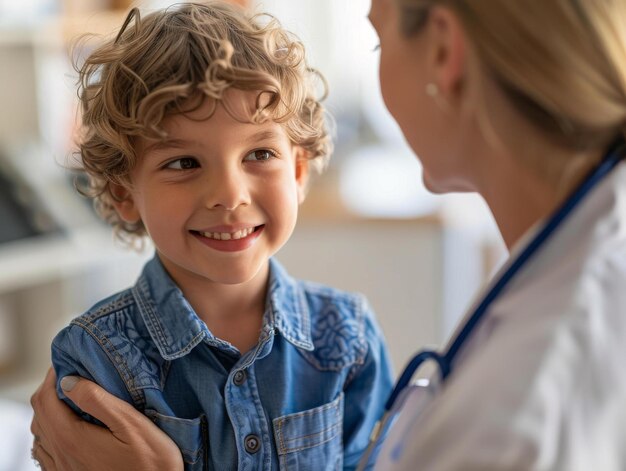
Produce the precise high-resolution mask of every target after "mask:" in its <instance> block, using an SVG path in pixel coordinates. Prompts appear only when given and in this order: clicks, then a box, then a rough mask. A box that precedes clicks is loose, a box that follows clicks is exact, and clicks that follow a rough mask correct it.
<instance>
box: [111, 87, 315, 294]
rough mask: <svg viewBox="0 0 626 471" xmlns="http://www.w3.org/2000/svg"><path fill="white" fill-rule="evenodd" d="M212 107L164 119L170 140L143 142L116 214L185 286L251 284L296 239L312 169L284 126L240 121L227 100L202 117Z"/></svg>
mask: <svg viewBox="0 0 626 471" xmlns="http://www.w3.org/2000/svg"><path fill="white" fill-rule="evenodd" d="M227 99H228V105H229V107H231V108H234V109H235V111H239V113H242V114H243V112H244V111H243V110H244V107H250V106H251V105H252V104H253V103H254V102H253V99H254V97H253V96H252V94H246V93H244V92H241V91H237V90H230V91H229V92H228V93H227ZM209 111H210V104H209V103H208V102H205V103H204V104H203V105H202V106H201V107H200V108H199V109H198V110H196V111H194V112H192V113H189V114H187V115H182V114H178V115H173V116H170V117H168V118H166V119H165V120H164V122H163V124H162V125H163V128H164V129H165V130H166V131H167V132H168V136H169V139H168V140H167V141H166V143H165V144H162V143H158V142H156V141H147V140H140V142H139V143H138V146H139V147H138V150H139V152H138V154H139V161H138V164H137V166H136V168H135V169H134V170H133V171H132V172H131V175H130V179H131V186H130V188H129V189H127V190H124V189H121V191H122V193H123V196H126V199H125V200H124V201H122V202H120V203H118V204H117V210H118V213H119V214H120V216H121V217H122V219H124V220H126V221H137V220H139V219H140V220H141V221H143V224H144V225H145V227H146V229H147V232H148V234H149V235H150V237H151V238H152V240H153V242H154V244H155V246H156V249H157V251H158V253H159V256H160V258H161V260H162V262H163V264H164V265H165V267H166V269H167V270H168V272H169V273H170V275H171V276H172V277H173V278H174V279H175V280H176V281H177V282H178V283H179V284H184V283H185V281H186V280H188V281H190V282H194V281H192V280H195V281H208V282H215V283H224V284H238V283H245V282H247V281H249V280H251V279H252V278H254V277H255V276H256V275H257V274H259V273H265V269H266V267H267V262H268V258H269V257H270V256H272V255H273V254H274V253H276V252H277V251H278V249H279V248H280V247H281V246H282V245H283V244H284V243H285V242H286V241H287V239H288V238H289V236H290V235H291V233H292V231H293V229H294V226H295V224H296V217H297V211H298V205H299V203H300V202H301V201H302V200H303V198H304V189H305V184H306V178H307V170H308V165H307V161H306V159H305V158H303V157H304V156H303V153H302V150H301V149H300V148H298V147H296V146H294V145H292V143H291V141H290V140H289V138H288V136H287V134H286V132H285V131H284V129H283V128H282V126H280V125H279V124H276V123H274V122H272V121H268V122H266V123H263V124H250V123H247V122H239V121H237V120H236V119H234V118H233V117H231V116H230V114H229V113H227V112H226V110H225V109H224V106H223V105H221V104H220V105H218V106H217V108H216V110H215V112H214V114H213V115H212V116H211V117H210V118H209V119H208V120H207V119H204V120H203V119H200V118H203V117H206V116H207V115H208V112H209ZM239 113H237V114H236V116H239ZM190 118H191V119H190Z"/></svg>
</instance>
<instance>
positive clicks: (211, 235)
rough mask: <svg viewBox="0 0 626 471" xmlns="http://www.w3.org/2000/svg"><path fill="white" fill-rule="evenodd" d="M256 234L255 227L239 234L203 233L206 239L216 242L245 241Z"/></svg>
mask: <svg viewBox="0 0 626 471" xmlns="http://www.w3.org/2000/svg"><path fill="white" fill-rule="evenodd" d="M253 232H254V228H253V227H249V228H247V229H242V230H240V231H237V232H201V233H200V234H202V235H203V236H204V237H207V238H209V239H215V240H237V239H243V238H244V237H247V236H249V235H250V234H252V233H253Z"/></svg>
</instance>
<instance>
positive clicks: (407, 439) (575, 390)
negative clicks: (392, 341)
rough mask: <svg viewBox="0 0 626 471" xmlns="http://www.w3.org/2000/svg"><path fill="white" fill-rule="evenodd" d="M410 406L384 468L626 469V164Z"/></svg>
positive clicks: (384, 453)
mask: <svg viewBox="0 0 626 471" xmlns="http://www.w3.org/2000/svg"><path fill="white" fill-rule="evenodd" d="M528 241H529V236H526V237H525V238H523V241H522V242H520V244H521V245H524V244H526V243H528ZM518 245H519V244H518ZM518 249H519V246H518ZM516 251H517V250H514V252H516ZM496 276H498V275H496ZM410 402H411V401H410V400H409V401H407V403H405V405H404V408H403V409H402V410H401V414H400V416H399V418H398V420H397V422H396V423H395V425H394V426H393V427H392V429H391V431H390V433H389V435H388V436H387V439H386V440H385V442H384V443H383V446H382V450H381V453H380V455H379V457H378V460H377V462H376V469H377V470H384V471H399V470H402V471H409V470H410V471H416V470H419V471H422V470H428V471H452V470H455V471H457V470H458V471H461V470H462V471H474V470H475V471H490V470H507V471H516V470H520V471H521V470H524V471H528V470H567V471H589V470H593V471H623V470H626V163H621V164H619V165H618V166H617V168H616V169H614V171H613V172H612V173H611V174H609V175H608V176H607V177H605V179H604V180H603V181H602V182H601V183H600V184H599V185H598V186H597V187H596V188H594V189H593V190H592V191H591V193H590V194H588V195H587V196H586V198H585V199H584V200H583V201H582V202H581V204H580V205H579V206H578V207H577V208H576V209H575V210H574V212H573V213H572V214H571V215H570V216H569V217H568V218H567V219H566V220H565V221H564V222H563V223H562V225H561V226H560V227H559V228H558V229H557V232H556V233H554V234H553V236H552V237H551V238H550V239H549V240H548V241H547V242H546V243H545V244H544V246H543V247H542V248H541V249H540V251H539V252H537V253H536V254H535V255H534V257H533V258H532V259H531V260H530V261H529V262H528V263H527V265H526V266H525V267H524V268H522V270H521V271H520V272H519V273H518V274H517V276H516V277H515V278H514V279H513V280H512V281H511V283H510V284H509V286H508V287H507V288H506V290H505V291H504V292H503V293H502V294H501V295H500V297H498V298H497V299H496V300H495V301H494V303H493V304H492V305H491V307H490V309H489V310H488V312H487V313H486V315H485V317H484V318H483V320H482V321H481V323H480V324H479V326H478V327H477V328H476V329H475V331H474V333H473V334H472V336H471V337H470V339H469V340H468V341H467V343H466V344H465V346H464V347H463V349H462V350H461V351H460V352H459V356H458V358H457V360H456V362H455V365H454V370H453V371H452V373H451V374H450V376H449V377H448V380H447V381H446V383H445V384H444V385H443V388H442V390H441V391H440V392H439V394H438V395H437V396H436V397H435V398H434V399H433V400H432V401H430V402H429V403H428V405H427V406H426V407H425V408H424V410H423V413H422V414H421V415H420V416H419V417H418V418H415V411H414V410H411V403H410ZM402 441H404V443H405V445H406V446H405V447H404V448H403V449H402V453H401V455H400V456H399V457H398V456H395V458H394V459H393V460H392V456H391V453H392V451H393V450H394V447H396V451H397V449H398V448H397V445H398V444H399V443H400V442H402Z"/></svg>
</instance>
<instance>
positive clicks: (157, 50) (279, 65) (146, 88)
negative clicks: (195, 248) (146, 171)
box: [77, 2, 332, 242]
mask: <svg viewBox="0 0 626 471" xmlns="http://www.w3.org/2000/svg"><path fill="white" fill-rule="evenodd" d="M262 19H264V20H263V22H262V21H261V20H262ZM77 69H78V72H79V98H80V100H81V104H82V137H81V138H80V139H79V149H80V160H81V162H82V165H83V168H84V170H85V171H86V173H87V175H88V176H89V188H88V189H86V191H84V193H86V194H87V195H88V196H91V197H93V198H94V204H95V207H96V209H97V211H98V213H99V214H100V215H101V217H103V219H105V220H106V221H108V222H109V223H110V224H111V225H112V226H113V228H114V230H115V232H116V234H117V235H118V236H119V237H120V238H121V239H125V240H127V241H129V242H133V241H135V240H136V238H137V236H143V235H145V228H144V226H143V223H141V222H139V223H137V224H129V223H127V222H125V221H123V220H122V219H121V218H120V217H119V216H118V214H117V212H116V211H115V208H114V204H113V203H114V202H115V195H114V193H113V192H112V191H111V190H112V185H115V184H117V185H120V184H121V185H124V184H127V183H129V173H130V171H131V170H132V169H133V167H134V166H135V165H136V162H137V158H138V156H137V154H136V151H135V146H134V143H135V140H136V139H137V138H138V137H143V138H148V139H166V138H167V135H166V133H165V131H164V130H163V129H162V128H160V124H161V122H162V121H163V119H164V118H165V117H166V116H168V115H170V114H174V113H184V112H187V111H191V110H193V109H195V108H197V107H199V106H200V105H201V104H202V103H203V102H204V101H205V100H212V101H213V109H215V106H217V103H218V102H220V100H222V97H223V95H224V93H225V92H226V90H227V89H229V88H235V89H240V90H244V91H253V92H256V93H258V95H257V96H258V98H257V107H256V110H255V112H254V114H253V115H252V116H249V117H247V118H248V119H249V120H250V122H254V123H261V122H264V121H266V120H268V119H271V120H273V121H275V122H278V123H281V124H282V125H283V126H284V128H285V130H286V132H287V135H288V136H289V138H290V139H291V140H292V142H293V143H294V144H296V145H299V146H301V147H302V148H303V149H304V150H305V152H306V154H307V157H308V158H309V159H310V160H311V161H312V163H313V165H314V167H316V168H317V169H318V170H320V171H321V169H322V168H323V167H324V166H325V164H326V162H327V161H328V159H329V156H330V153H331V151H332V142H331V138H330V136H329V132H328V129H327V125H326V120H325V110H324V108H323V106H322V105H321V103H320V101H321V100H322V99H323V98H324V97H325V95H326V82H325V81H324V79H323V77H322V76H321V75H320V74H319V73H318V72H317V71H315V70H314V69H311V68H310V67H308V65H307V63H306V60H305V50H304V47H303V45H302V43H301V42H300V41H299V40H298V39H297V38H295V37H294V36H293V35H292V34H290V33H289V32H287V31H286V30H284V29H283V28H282V27H281V25H280V24H279V22H278V21H277V20H276V19H275V18H273V17H271V16H269V15H249V14H247V13H246V12H244V11H243V10H241V9H239V8H238V7H235V6H231V5H228V4H225V3H219V2H207V3H203V4H199V3H184V4H178V5H174V6H172V7H169V8H167V9H164V10H159V11H156V12H153V13H151V14H149V15H147V16H146V17H145V18H140V14H139V12H138V10H137V9H133V10H132V11H131V12H130V13H129V14H128V16H127V18H126V21H125V22H124V25H123V26H122V28H121V30H120V32H119V33H118V35H117V37H116V38H115V39H110V40H108V41H107V42H105V43H104V44H102V45H101V46H100V47H98V48H97V49H95V50H94V51H93V52H92V53H91V54H90V55H89V57H87V59H86V60H85V61H84V63H83V64H82V66H81V67H78V68H77ZM320 85H321V87H322V93H321V95H322V96H321V98H317V97H316V92H317V90H316V88H317V87H318V86H320ZM262 97H265V98H262ZM267 98H269V99H267ZM224 106H225V107H226V108H227V111H228V107H227V104H226V103H225V102H224ZM208 117H209V116H207V118H208Z"/></svg>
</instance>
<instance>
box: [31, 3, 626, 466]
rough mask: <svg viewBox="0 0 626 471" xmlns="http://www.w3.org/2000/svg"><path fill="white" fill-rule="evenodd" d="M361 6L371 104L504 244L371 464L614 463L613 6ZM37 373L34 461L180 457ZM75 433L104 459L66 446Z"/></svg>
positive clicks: (110, 407)
mask: <svg viewBox="0 0 626 471" xmlns="http://www.w3.org/2000/svg"><path fill="white" fill-rule="evenodd" d="M370 20H371V22H372V24H373V25H374V27H375V28H376V30H377V32H378V34H379V37H380V50H381V61H380V80H381V88H382V92H383V97H384V99H385V103H386V105H387V107H388V108H389V110H390V111H391V113H392V114H393V116H394V117H395V119H396V120H397V121H398V123H399V124H400V127H401V128H402V130H403V132H404V134H405V136H406V138H407V141H408V142H409V144H410V145H411V147H412V148H413V150H414V151H415V153H416V154H417V155H418V156H419V158H420V161H421V162H422V164H423V167H424V181H425V183H426V185H427V186H428V188H429V189H430V190H431V191H433V192H437V193H444V192H451V191H476V192H478V193H480V194H481V195H482V196H483V198H484V199H485V201H486V202H487V203H488V205H489V207H490V209H491V211H492V213H493V215H494V217H495V219H496V222H497V224H498V227H499V229H500V231H501V233H502V236H503V238H504V240H505V242H506V244H507V246H508V248H509V249H510V250H511V261H510V262H509V264H508V265H507V266H506V267H504V269H503V271H502V272H501V273H500V274H499V275H497V276H496V279H495V281H494V285H493V286H492V287H490V288H489V289H488V290H487V291H486V293H485V294H484V295H481V296H479V302H478V303H477V306H478V310H480V309H481V306H483V305H484V306H485V307H484V309H483V311H484V312H483V313H482V315H481V317H480V321H479V322H477V323H476V324H475V325H473V328H472V329H470V331H469V334H468V335H467V338H466V339H465V340H464V341H463V342H462V343H457V342H456V339H457V337H456V336H455V338H454V339H453V341H452V342H451V344H450V346H449V349H448V351H447V353H450V351H451V350H455V353H456V355H454V356H450V357H449V359H450V361H449V362H447V360H446V362H440V363H441V366H443V369H444V371H443V375H444V376H445V378H446V380H445V382H444V383H443V384H441V387H440V388H439V390H438V391H436V392H435V393H434V394H433V395H431V396H428V397H427V398H428V399H429V400H428V401H425V400H424V398H425V397H426V396H421V397H419V396H416V395H415V394H413V393H412V392H410V393H409V394H407V395H404V396H401V397H400V399H398V400H397V401H395V402H396V403H397V404H400V413H399V418H398V420H397V421H396V423H395V424H394V425H393V427H391V429H390V431H389V433H388V435H387V438H386V440H385V441H384V442H383V444H382V447H381V452H380V454H379V456H378V459H377V461H376V468H377V469H384V470H387V469H398V470H400V469H402V470H409V469H412V470H413V469H420V470H423V469H428V470H459V469H462V470H474V469H476V470H495V469H506V470H517V469H519V470H528V469H542V470H543V469H567V470H578V469H580V470H583V469H585V470H587V469H593V467H595V468H596V469H602V470H619V469H626V447H624V446H623V444H624V443H626V374H625V373H623V367H622V364H621V363H622V359H623V358H626V316H624V315H623V311H624V307H625V306H626V290H625V289H624V288H623V287H624V286H626V213H625V212H624V208H626V206H624V205H625V204H626V166H625V165H624V164H623V163H620V162H619V160H620V159H619V157H621V155H622V152H623V151H622V150H621V146H620V144H615V142H616V140H617V139H618V138H622V136H623V134H624V130H625V129H626V35H625V34H624V32H623V31H624V29H623V24H624V23H625V21H626V2H622V1H617V0H615V1H609V0H604V1H601V0H526V1H523V2H522V1H515V0H481V1H479V2H477V1H472V0H373V1H372V8H371V12H370ZM381 165H384V161H381ZM598 168H599V169H600V170H598ZM591 174H593V176H592V177H591V178H590V175H591ZM581 185H582V187H581ZM572 193H575V194H576V197H575V198H573V199H572V197H571V195H572ZM579 196H580V197H579ZM565 203H566V204H565ZM570 209H571V211H570ZM555 213H556V214H557V216H559V217H558V218H556V219H555V218H554V215H555ZM561 216H563V217H562V218H561ZM561 219H562V220H561ZM552 226H554V227H552ZM520 257H521V258H520ZM518 261H520V262H519V263H518ZM509 275H510V276H509ZM503 279H504V280H506V282H504V283H502V285H503V286H504V287H503V288H502V287H500V288H499V287H498V286H500V283H499V282H500V281H501V280H503ZM492 293H495V294H494V296H491V294H492ZM491 298H493V299H491ZM485 299H487V300H488V302H484V303H483V302H482V301H485ZM473 314H475V312H474V310H472V312H470V313H468V318H467V320H469V321H470V324H472V322H473V321H472V319H474V316H473ZM465 325H466V322H465V321H464V322H462V324H461V326H462V327H463V326H465ZM466 333H467V332H465V329H463V333H462V335H461V337H466V335H465V334H466ZM434 358H435V360H436V361H439V360H440V359H441V357H438V356H435V357H434ZM446 359H448V355H446ZM448 370H449V371H448ZM409 376H410V375H409ZM433 379H436V378H433ZM68 382H69V381H68ZM52 385H53V378H50V377H49V378H48V379H47V380H46V381H45V382H44V384H43V385H42V388H40V390H39V391H38V392H37V393H36V394H35V396H34V397H33V404H34V408H35V413H36V415H35V419H34V422H33V433H34V434H35V436H36V437H39V438H38V439H36V441H35V455H36V457H37V458H39V459H40V461H41V462H42V464H43V466H44V467H45V468H46V469H48V470H49V469H79V468H81V466H82V467H83V468H85V467H86V468H88V469H96V470H97V469H176V467H177V466H178V467H180V464H179V463H177V462H175V460H176V457H175V456H172V455H173V454H175V453H174V452H173V451H172V449H171V444H169V443H167V441H164V440H163V437H162V436H161V435H160V434H159V432H158V430H156V429H155V427H148V426H147V425H145V424H144V423H143V422H142V419H140V418H139V417H140V414H138V413H135V412H134V411H132V410H128V411H126V410H124V411H123V410H121V409H120V408H121V407H122V406H121V404H119V403H118V402H117V401H115V400H114V399H112V398H110V397H108V396H107V395H105V394H104V393H103V392H102V390H100V389H99V388H97V387H96V386H95V385H93V384H90V383H87V382H85V381H82V380H81V381H79V382H78V383H77V384H75V385H74V387H73V389H72V391H69V392H68V397H70V398H71V399H72V400H73V401H75V402H76V403H77V404H78V406H79V407H80V408H82V409H83V410H86V411H87V412H90V413H93V415H94V416H96V417H98V418H100V419H101V420H102V421H103V422H104V423H106V424H109V427H110V429H111V431H112V433H109V432H107V431H105V430H103V429H94V428H91V427H87V425H86V424H83V423H80V422H79V420H78V419H76V418H74V417H73V416H72V415H71V413H69V412H68V411H67V410H65V409H64V408H63V407H62V406H61V405H60V404H59V403H58V401H57V400H56V397H55V394H54V391H53V386H52ZM403 401H405V402H403ZM59 428H62V429H61V430H59V431H57V430H58V429H59ZM61 432H62V433H61ZM79 439H80V440H84V441H86V442H87V446H85V448H87V449H89V450H91V449H93V447H92V446H89V444H93V443H97V444H98V447H99V449H100V450H101V451H99V453H100V454H101V455H104V456H99V457H98V458H95V457H94V456H93V452H91V451H82V450H81V449H77V448H76V446H75V445H74V446H73V447H72V448H71V451H70V453H69V454H68V453H67V451H66V447H68V446H71V444H72V443H73V442H75V441H77V440H79ZM167 447H170V448H167ZM122 453H126V455H125V456H124V457H123V458H121V454H122ZM157 454H158V456H157ZM118 456H120V457H118ZM116 459H119V460H120V461H116ZM373 459H375V457H374V458H373ZM122 460H128V461H122ZM162 460H171V461H170V462H169V463H167V466H164V464H163V461H162ZM151 466H152V467H153V468H151Z"/></svg>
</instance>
